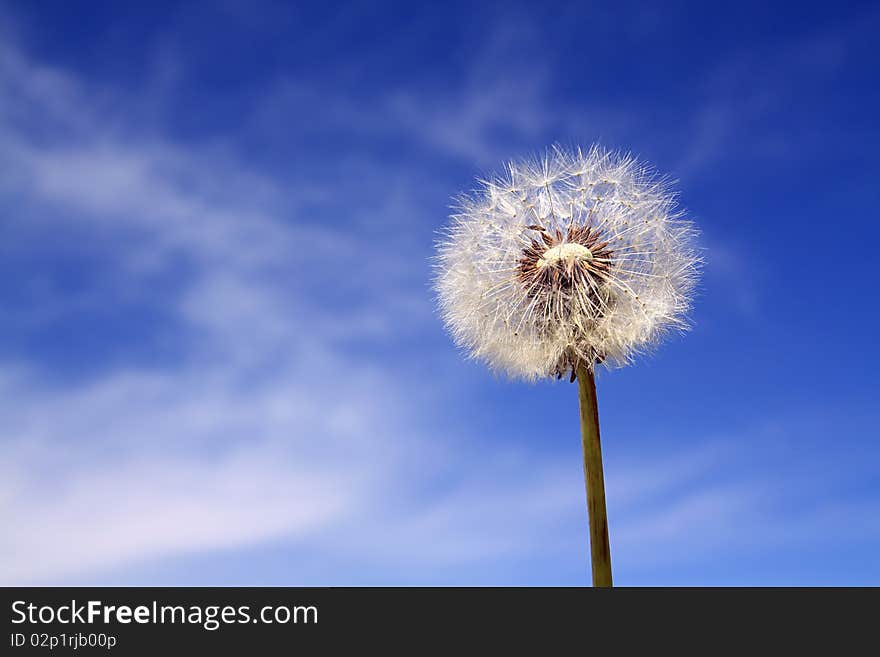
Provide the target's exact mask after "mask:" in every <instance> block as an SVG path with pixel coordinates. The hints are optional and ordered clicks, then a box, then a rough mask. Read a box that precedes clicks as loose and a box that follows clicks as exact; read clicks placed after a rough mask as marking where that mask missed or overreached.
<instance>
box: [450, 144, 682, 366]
mask: <svg viewBox="0 0 880 657" xmlns="http://www.w3.org/2000/svg"><path fill="white" fill-rule="evenodd" d="M451 220H452V221H451V223H450V225H449V226H448V227H447V229H446V230H445V231H444V234H443V237H442V238H441V240H440V242H439V244H438V253H437V256H436V262H435V265H436V272H437V273H436V280H435V284H436V289H437V293H438V297H439V306H440V311H441V314H442V317H443V320H444V322H445V324H446V326H447V328H448V329H449V331H450V332H451V334H452V336H453V338H454V339H455V341H456V343H457V344H458V345H460V346H461V347H462V348H464V349H465V350H466V351H467V352H468V353H469V354H470V355H471V356H472V357H475V358H478V359H482V360H484V361H486V362H487V363H488V364H489V365H490V366H492V367H493V368H494V369H496V370H499V371H502V372H506V373H507V374H509V375H511V376H513V377H521V378H526V379H536V378H539V377H543V376H557V377H560V376H562V375H563V374H565V373H568V372H569V371H571V372H572V375H573V373H574V370H575V368H576V367H577V364H578V363H582V364H584V365H586V366H587V367H589V368H593V367H594V366H595V365H596V364H597V363H602V362H604V363H607V364H609V365H623V364H626V363H628V362H630V361H631V360H632V358H633V356H634V355H636V354H638V353H642V352H645V351H647V350H649V349H650V348H651V347H653V346H655V345H657V344H658V343H659V342H660V340H661V339H662V337H663V336H664V335H665V334H667V333H668V332H669V331H670V330H671V329H685V328H687V321H686V313H687V311H688V310H689V308H690V306H691V299H692V295H693V291H694V287H695V285H696V282H697V279H698V276H699V268H700V255H699V252H698V250H697V248H696V246H695V244H694V238H695V235H696V231H695V229H694V227H693V224H692V223H691V222H690V221H687V220H686V219H684V217H683V213H682V212H681V211H680V210H679V209H678V208H677V206H676V201H675V194H674V193H672V191H671V190H670V186H669V183H668V182H667V181H666V180H665V179H663V178H660V177H658V176H656V175H655V174H654V173H653V171H652V170H651V169H649V168H648V167H646V166H645V165H643V164H641V163H639V162H638V161H637V160H636V159H635V158H634V157H632V156H631V155H628V154H621V153H618V152H613V151H608V150H606V149H604V148H601V147H598V146H594V147H592V148H590V149H589V150H587V151H583V150H581V149H578V150H576V151H573V152H567V151H564V150H562V149H560V148H553V149H551V150H550V151H548V152H547V154H546V155H545V156H544V157H541V158H536V159H534V160H531V161H526V160H524V161H518V162H511V163H509V164H508V165H507V168H506V172H505V174H504V175H502V176H499V177H497V178H495V179H492V180H487V181H481V186H480V189H478V190H477V191H475V192H473V193H472V194H469V195H464V196H462V197H460V198H459V199H458V203H457V211H456V212H455V214H453V215H452V217H451Z"/></svg>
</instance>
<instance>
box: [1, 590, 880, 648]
mask: <svg viewBox="0 0 880 657" xmlns="http://www.w3.org/2000/svg"><path fill="white" fill-rule="evenodd" d="M2 593H3V606H4V612H3V617H4V619H5V620H4V627H5V630H6V632H5V636H4V637H3V641H2V645H3V649H2V651H0V652H2V654H4V655H7V654H8V655H17V654H36V653H43V654H81V653H86V654H98V653H101V654H113V655H157V654H162V653H164V654H184V653H186V654H205V653H206V651H219V652H220V653H221V654H226V653H237V654H263V653H257V652H255V651H270V650H271V651H273V652H272V653H271V654H275V652H274V651H281V650H284V651H286V652H287V651H290V650H293V651H299V650H303V651H305V654H339V653H340V652H341V651H342V650H351V649H355V650H361V649H367V648H369V649H371V650H373V649H377V650H378V649H394V650H396V651H402V652H405V653H409V654H421V653H423V652H425V651H428V650H430V651H433V650H436V649H445V650H455V651H456V653H457V652H465V653H467V652H469V651H470V649H472V648H476V647H478V646H481V647H483V648H488V649H493V650H501V649H505V650H507V649H511V648H512V649H517V651H521V650H523V649H526V648H528V649H530V650H531V651H532V652H536V654H555V653H557V652H561V651H562V650H566V651H570V650H577V651H578V652H581V651H583V652H584V653H589V651H592V650H595V649H603V650H606V649H611V650H614V651H615V654H617V653H618V652H619V651H621V650H623V651H626V650H629V649H644V648H649V649H657V648H660V647H664V648H681V647H686V646H692V647H696V648H700V647H702V648H703V649H705V650H712V651H714V650H715V649H716V648H719V647H725V648H738V649H743V650H756V649H759V650H762V649H764V648H767V647H768V646H771V645H776V646H778V647H780V648H787V649H790V648H792V647H793V646H796V645H804V646H806V647H809V648H811V649H813V650H815V649H818V648H820V647H822V646H825V647H827V648H828V649H833V650H834V651H835V652H837V651H839V650H840V649H841V648H842V647H843V646H845V645H852V646H853V647H855V648H862V649H864V648H868V647H869V646H871V645H873V646H874V648H876V624H877V607H878V605H877V602H878V600H880V594H878V589H611V590H599V589H589V588H432V589H425V588H7V589H2ZM193 651H196V652H193Z"/></svg>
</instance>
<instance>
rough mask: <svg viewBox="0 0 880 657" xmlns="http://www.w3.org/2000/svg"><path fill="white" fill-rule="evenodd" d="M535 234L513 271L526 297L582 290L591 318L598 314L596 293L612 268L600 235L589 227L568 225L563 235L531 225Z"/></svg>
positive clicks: (610, 253)
mask: <svg viewBox="0 0 880 657" xmlns="http://www.w3.org/2000/svg"><path fill="white" fill-rule="evenodd" d="M528 228H529V230H533V231H535V232H536V233H538V235H539V238H540V239H539V238H532V239H531V242H530V244H529V245H528V246H526V247H525V249H523V253H522V257H521V258H520V259H519V262H518V266H517V269H516V274H517V278H518V279H519V280H520V281H521V282H522V283H523V285H525V286H526V290H527V292H528V294H529V296H544V295H552V294H553V293H558V292H562V293H566V292H571V291H573V290H575V288H582V290H583V293H584V294H585V295H586V296H587V297H588V298H589V299H590V300H591V302H592V303H593V306H592V307H593V309H594V312H591V313H589V314H590V315H592V316H593V317H594V318H598V317H599V316H600V315H601V304H600V303H599V301H600V299H599V298H598V290H599V289H600V288H601V287H603V285H604V280H605V278H606V274H607V272H608V270H609V268H610V266H611V258H612V255H613V252H612V250H611V249H609V248H608V242H607V241H606V240H603V239H602V234H601V232H600V231H599V230H596V229H595V228H593V227H592V226H570V227H569V228H568V230H567V231H566V232H564V233H563V232H562V231H561V230H559V229H556V230H555V231H553V232H552V233H551V232H550V231H549V230H547V229H546V228H544V227H543V226H537V225H531V226H528Z"/></svg>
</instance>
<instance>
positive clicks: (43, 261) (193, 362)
mask: <svg viewBox="0 0 880 657" xmlns="http://www.w3.org/2000/svg"><path fill="white" fill-rule="evenodd" d="M878 30H880V10H878V7H877V5H876V3H875V4H874V5H873V6H871V4H864V5H859V4H858V3H841V4H838V5H835V6H834V7H832V8H829V6H828V5H827V3H822V4H815V5H813V4H810V3H792V5H791V6H788V5H787V4H786V3H766V2H759V3H749V2H745V3H736V4H735V5H730V6H729V7H726V8H725V7H720V6H715V3H676V2H670V3H653V4H636V3H629V2H614V3H585V2H584V3H575V4H572V5H565V4H559V5H547V4H541V5H538V4H537V3H536V4H534V5H532V6H529V5H524V4H519V3H513V2H505V3H502V4H498V5H495V6H493V5H491V4H489V3H455V2H445V3H434V4H432V5H427V4H426V5H425V6H419V3H400V4H394V3H378V2H359V3H350V4H335V3H327V2H324V3H315V4H314V5H309V4H307V3H304V2H303V3H299V2H298V3H284V2H278V3H269V2H250V1H249V2H244V1H228V2H214V3H180V4H178V3H163V2H155V3H99V2H88V3H86V2H40V3H31V2H0V449H2V457H0V526H2V527H3V529H2V531H0V584H7V585H9V584H86V585H101V584H111V585H116V584H120V585H124V584H131V585H346V584H348V585H384V584H399V585H414V584H426V585H433V584H441V585H445V584H476V585H484V584H504V585H508V584H509V585H533V584H547V585H583V584H588V583H589V567H588V548H587V540H588V534H587V520H586V510H585V494H584V485H583V473H582V462H581V454H580V438H579V429H578V412H577V391H576V388H575V386H572V385H570V384H568V383H567V382H545V383H540V384H526V383H517V382H511V381H506V380H504V379H500V378H497V377H496V376H494V375H492V374H491V373H489V372H488V371H487V370H486V368H485V367H484V366H483V365H482V364H480V363H475V362H472V361H467V360H465V359H463V358H462V357H461V354H460V353H458V352H457V351H456V349H455V347H454V346H453V345H452V343H451V341H450V340H449V338H448V336H447V335H446V334H445V333H444V330H443V327H442V325H441V323H440V321H439V319H438V318H437V315H436V313H435V310H434V300H433V293H432V291H431V277H432V271H431V264H430V257H431V255H432V252H433V244H434V241H435V239H436V237H437V231H438V229H440V228H441V227H442V226H443V225H444V224H445V222H446V221H447V217H448V214H449V206H450V203H451V197H453V196H454V195H455V194H457V193H458V192H460V191H462V190H468V189H471V188H472V187H473V186H474V179H475V178H476V177H478V176H485V175H489V174H491V173H493V172H495V171H497V170H498V168H499V167H500V165H501V164H502V163H503V161H504V160H505V159H507V158H511V157H518V156H520V155H527V154H533V153H538V152H541V151H542V150H543V149H544V148H546V147H547V146H549V145H551V144H553V143H559V144H562V145H589V144H590V143H593V142H595V141H599V142H601V143H602V144H604V145H605V146H608V147H611V148H622V149H628V150H632V151H633V152H635V153H636V154H638V155H639V156H640V157H642V158H644V159H645V160H647V161H649V162H652V163H653V164H655V165H656V166H657V167H658V168H659V169H660V170H661V171H664V172H668V173H670V174H671V175H672V176H673V177H674V178H676V179H678V181H679V183H678V189H679V190H680V194H681V196H680V198H681V202H682V204H683V205H684V207H685V208H686V209H687V211H688V214H689V216H690V217H691V218H692V219H693V220H694V221H696V222H697V223H698V225H699V226H700V228H701V230H702V237H701V244H702V246H703V247H704V248H705V253H706V263H707V264H706V268H705V275H704V278H703V282H702V285H701V289H700V295H699V298H698V299H697V303H696V306H695V310H694V313H693V323H694V328H693V330H692V331H691V333H690V334H688V335H687V336H684V337H681V338H676V339H673V340H671V341H670V342H669V343H668V344H666V345H665V346H664V347H663V348H662V349H661V350H660V351H659V352H658V353H657V354H656V355H654V356H651V357H648V358H644V359H642V360H640V361H638V362H637V364H636V365H634V366H632V367H629V368H626V369H622V370H616V371H605V372H602V373H601V374H600V376H599V380H598V386H599V403H600V413H601V418H602V430H603V448H604V453H605V468H606V480H607V486H608V505H609V523H610V530H611V544H612V551H613V565H614V576H615V583H618V584H623V585H669V584H684V585H741V584H766V585H777V584H795V585H801V584H818V585H825V584H847V585H858V584H874V585H880V441H878V435H877V434H878V430H877V427H878V426H880V408H878V404H877V398H878V395H877V370H878V365H880V362H878V355H880V350H878V347H877V319H878V317H877V311H876V301H877V296H876V295H877V269H876V263H877V261H878V252H877V245H878V244H880V230H878V226H880V223H878V217H877V208H878V206H880V184H878V177H880V165H878V158H877V152H878V147H880V143H878V142H880V139H878V138H880V128H878V121H877V117H878V116H880V83H878V79H877V52H876V35H877V33H878Z"/></svg>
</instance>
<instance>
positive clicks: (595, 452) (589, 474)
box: [576, 363, 611, 587]
mask: <svg viewBox="0 0 880 657" xmlns="http://www.w3.org/2000/svg"><path fill="white" fill-rule="evenodd" d="M576 374H577V381H578V401H579V402H580V407H581V445H582V446H583V449H584V477H585V479H586V485H587V511H588V512H589V515H590V554H591V557H592V564H593V586H603V587H610V586H611V544H610V542H609V541H608V515H607V513H606V511H605V476H604V474H603V472H602V445H601V443H600V442H599V407H598V404H597V402H596V379H595V378H594V377H593V371H592V370H591V369H589V368H588V367H587V366H586V365H585V364H584V363H579V364H578V366H577V370H576Z"/></svg>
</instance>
